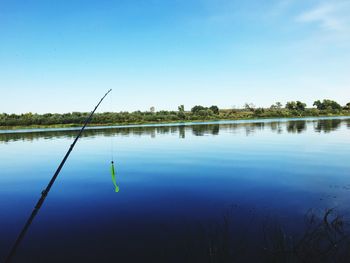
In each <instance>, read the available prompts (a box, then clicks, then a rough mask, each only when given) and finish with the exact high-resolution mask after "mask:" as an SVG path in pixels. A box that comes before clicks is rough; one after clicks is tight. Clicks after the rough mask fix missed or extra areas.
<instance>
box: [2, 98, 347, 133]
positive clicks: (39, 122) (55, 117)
mask: <svg viewBox="0 0 350 263" xmlns="http://www.w3.org/2000/svg"><path fill="white" fill-rule="evenodd" d="M313 106H314V107H312V108H308V107H307V105H306V103H303V102H301V101H289V102H287V103H286V104H285V106H283V105H282V103H280V102H276V103H275V104H273V105H271V107H269V108H262V107H256V106H255V105H254V104H252V103H246V104H245V105H244V106H243V108H240V109H236V108H232V109H219V107H218V106H216V105H212V106H210V107H204V106H201V105H196V106H194V107H192V108H191V110H190V111H186V110H185V107H184V105H180V106H179V107H178V110H177V111H165V110H162V111H157V112H154V111H151V110H150V111H143V112H142V111H134V112H104V113H96V114H95V115H94V117H93V119H92V121H91V123H92V124H94V125H110V124H139V123H160V122H179V121H200V120H230V119H231V120H232V119H250V118H271V117H305V116H327V115H330V116H334V115H350V102H349V103H347V104H346V105H344V106H341V105H340V104H339V103H337V102H336V101H333V100H323V101H320V100H317V101H315V102H314V103H313ZM88 115H89V113H88V112H72V113H63V114H58V113H46V114H36V113H30V112H29V113H24V114H7V113H2V114H0V126H3V127H4V126H8V127H9V126H54V125H56V126H79V125H81V124H82V123H84V121H85V120H86V118H87V116H88Z"/></svg>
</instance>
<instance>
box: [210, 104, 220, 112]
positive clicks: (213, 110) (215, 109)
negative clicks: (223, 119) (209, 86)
mask: <svg viewBox="0 0 350 263" xmlns="http://www.w3.org/2000/svg"><path fill="white" fill-rule="evenodd" d="M209 109H210V110H211V111H212V112H213V113H214V114H219V107H218V106H215V105H213V106H211V107H210V108H209Z"/></svg>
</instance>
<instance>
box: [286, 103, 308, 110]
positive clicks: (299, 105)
mask: <svg viewBox="0 0 350 263" xmlns="http://www.w3.org/2000/svg"><path fill="white" fill-rule="evenodd" d="M286 109H288V110H291V111H304V110H305V109H306V103H303V102H301V101H289V102H287V104H286Z"/></svg>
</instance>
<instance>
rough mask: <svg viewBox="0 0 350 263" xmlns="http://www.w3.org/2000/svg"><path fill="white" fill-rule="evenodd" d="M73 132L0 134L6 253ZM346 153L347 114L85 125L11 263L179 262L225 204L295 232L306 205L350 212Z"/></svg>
mask: <svg viewBox="0 0 350 263" xmlns="http://www.w3.org/2000/svg"><path fill="white" fill-rule="evenodd" d="M75 135H76V131H74V130H73V131H49V132H26V133H23V132H22V133H1V134H0V257H1V258H3V257H4V256H5V255H6V254H7V252H8V250H9V248H10V246H11V244H12V243H13V241H14V239H15V237H16V235H17V234H18V232H19V230H20V228H21V227H22V226H23V223H24V222H25V220H26V218H27V216H28V215H29V214H30V212H31V210H32V208H33V206H34V204H35V203H36V201H37V199H38V197H39V196H40V192H41V191H42V190H43V189H44V187H45V186H46V184H47V183H48V181H49V179H50V178H51V176H52V174H53V172H54V171H55V169H56V167H57V165H58V164H59V162H60V161H61V159H62V157H63V155H64V153H65V152H66V150H67V149H68V147H69V145H70V144H71V143H72V140H73V139H74V137H75ZM112 153H113V154H112ZM111 155H113V157H114V160H115V163H116V171H117V181H118V183H119V187H120V192H119V193H115V192H114V188H113V184H112V181H111V175H110V172H109V171H110V161H111ZM349 160H350V118H334V119H304V120H265V121H241V122H222V123H205V124H196V125H180V126H176V125H171V126H164V127H162V126H155V127H152V126H145V127H129V128H111V129H98V130H87V131H86V132H85V134H84V136H83V138H81V140H80V141H79V142H78V144H77V145H76V148H75V149H74V151H73V152H72V154H71V156H70V158H69V159H68V161H67V163H66V165H65V167H64V168H63V170H62V172H61V174H60V177H59V178H58V180H57V181H56V183H55V185H54V187H53V188H52V190H51V192H50V195H49V196H48V198H47V200H46V203H45V204H44V206H43V207H42V209H41V211H40V213H39V214H38V216H37V218H36V220H35V222H34V223H33V225H32V226H31V229H30V230H29V232H28V235H27V236H26V238H25V240H24V242H23V243H22V245H21V247H20V249H19V251H18V254H17V256H16V260H15V262H146V261H147V262H151V261H153V262H155V261H157V260H158V261H162V260H163V262H170V261H169V258H172V259H173V260H174V262H180V261H176V260H180V259H181V257H182V254H183V253H184V251H185V250H186V248H187V249H189V248H191V244H189V243H188V242H190V241H189V240H191V238H190V237H189V236H191V234H192V233H195V232H196V229H197V228H198V226H201V227H203V228H206V227H207V226H210V225H211V224H213V223H214V224H215V222H218V221H220V220H221V218H222V215H223V214H224V213H225V212H226V211H233V213H234V218H235V220H236V224H237V226H239V227H238V228H240V229H241V230H242V229H243V228H244V227H247V228H245V229H246V231H248V230H252V229H253V228H252V227H249V224H248V223H247V222H248V221H249V220H250V219H252V218H254V219H252V220H254V222H256V223H254V224H256V225H258V222H259V220H261V219H262V218H266V217H267V216H268V217H271V218H274V219H276V220H279V222H281V224H285V225H286V226H287V227H288V228H290V229H297V228H298V227H299V226H300V224H301V222H302V221H303V216H304V215H305V213H306V212H307V211H308V209H310V208H314V209H324V208H332V207H337V209H338V210H339V211H341V212H342V213H344V214H346V213H349V212H350V202H349V195H350V161H349ZM248 219H249V220H248ZM248 232H249V231H248ZM249 234H250V235H251V237H252V238H254V234H256V233H255V232H254V231H250V233H249ZM193 235H195V234H193ZM186 242H187V243H186ZM188 253H191V252H188Z"/></svg>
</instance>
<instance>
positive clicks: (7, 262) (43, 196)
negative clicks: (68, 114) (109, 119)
mask: <svg viewBox="0 0 350 263" xmlns="http://www.w3.org/2000/svg"><path fill="white" fill-rule="evenodd" d="M111 91H112V89H110V90H108V91H107V93H106V94H105V95H104V96H103V97H102V99H101V100H100V102H99V103H98V104H97V105H96V107H95V109H94V110H93V111H92V112H91V113H90V115H89V117H88V118H87V119H86V120H85V123H84V125H83V127H82V128H81V130H80V131H79V133H78V135H77V137H76V138H75V139H74V141H73V143H72V144H71V146H70V147H69V149H68V151H67V153H66V155H65V156H64V157H63V160H62V161H61V163H60V165H59V166H58V168H57V170H56V172H55V174H54V175H53V176H52V178H51V180H50V182H49V184H48V185H47V186H46V188H45V190H43V191H42V192H41V197H40V199H39V200H38V202H37V203H36V205H35V207H34V209H33V211H32V213H31V215H30V217H29V218H28V220H27V222H26V223H25V225H24V227H23V228H22V231H21V232H20V233H19V235H18V237H17V239H16V241H15V243H14V245H13V246H12V248H11V250H10V253H9V254H8V256H7V258H6V259H5V263H10V262H11V260H12V258H13V256H14V255H15V254H16V251H17V249H18V246H19V245H20V244H21V242H22V240H23V238H24V236H25V234H26V233H27V231H28V229H29V227H30V225H31V224H32V222H33V220H34V218H35V216H36V215H37V214H38V212H39V210H40V208H41V206H42V205H43V203H44V201H45V199H46V197H47V195H48V194H49V192H50V189H51V187H52V185H53V184H54V183H55V180H56V178H57V176H58V175H59V173H60V171H61V169H62V167H63V165H64V163H65V162H66V160H67V159H68V157H69V154H70V153H71V151H72V150H73V148H74V146H75V144H76V143H77V141H78V139H79V137H80V136H81V134H82V133H83V131H84V129H85V127H86V125H88V123H89V122H90V121H91V119H92V116H93V115H94V113H95V111H96V110H97V108H98V106H100V104H101V102H102V101H103V99H104V98H105V97H106V96H107V95H108V93H110V92H111Z"/></svg>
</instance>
